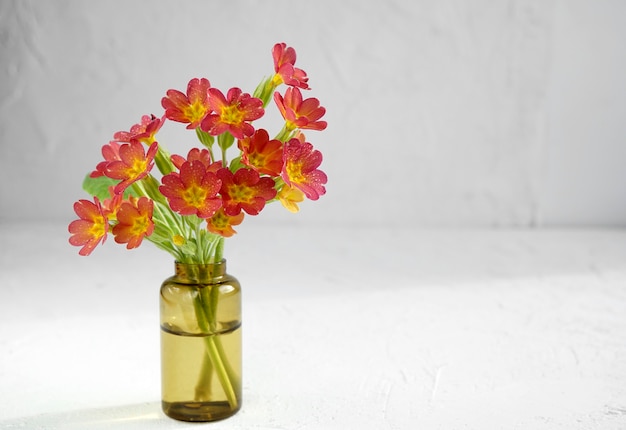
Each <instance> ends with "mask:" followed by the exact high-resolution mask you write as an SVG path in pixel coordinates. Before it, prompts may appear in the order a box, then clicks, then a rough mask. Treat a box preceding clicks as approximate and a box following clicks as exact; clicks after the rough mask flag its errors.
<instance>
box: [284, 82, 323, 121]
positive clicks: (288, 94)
mask: <svg viewBox="0 0 626 430" xmlns="http://www.w3.org/2000/svg"><path fill="white" fill-rule="evenodd" d="M274 101H275V102H276V106H278V109H279V110H280V113H281V114H282V116H283V118H284V119H285V121H286V122H287V128H288V129H290V130H294V129H296V128H299V129H305V128H306V129H310V130H324V129H325V128H326V121H318V120H319V119H320V118H321V117H323V116H324V114H325V113H326V109H325V108H324V107H322V106H320V101H319V100H318V99H316V98H314V97H311V98H308V99H306V100H302V93H301V92H300V90H299V89H298V88H295V87H289V88H287V91H285V97H284V98H283V96H281V95H280V93H278V92H275V93H274Z"/></svg>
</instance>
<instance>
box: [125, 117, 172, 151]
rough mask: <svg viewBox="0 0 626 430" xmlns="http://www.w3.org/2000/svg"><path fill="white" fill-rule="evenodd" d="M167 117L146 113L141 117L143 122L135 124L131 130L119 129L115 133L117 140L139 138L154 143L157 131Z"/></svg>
mask: <svg viewBox="0 0 626 430" xmlns="http://www.w3.org/2000/svg"><path fill="white" fill-rule="evenodd" d="M164 121H165V117H163V118H157V117H156V116H154V115H144V116H142V117H141V122H140V123H139V124H135V125H133V126H132V127H131V128H130V131H118V132H117V133H115V134H114V135H113V140H114V141H115V142H127V143H129V142H130V141H131V140H138V141H140V142H142V143H145V144H146V145H152V143H153V142H154V141H155V136H156V134H157V132H158V131H159V130H160V129H161V127H162V126H163V122H164Z"/></svg>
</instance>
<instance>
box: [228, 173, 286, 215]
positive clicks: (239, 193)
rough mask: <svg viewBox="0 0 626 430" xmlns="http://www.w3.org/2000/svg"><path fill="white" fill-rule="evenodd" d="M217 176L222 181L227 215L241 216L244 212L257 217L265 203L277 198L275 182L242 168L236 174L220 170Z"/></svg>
mask: <svg viewBox="0 0 626 430" xmlns="http://www.w3.org/2000/svg"><path fill="white" fill-rule="evenodd" d="M217 176H218V177H219V178H220V179H221V180H222V188H221V189H220V194H221V195H222V200H223V205H224V212H225V213H226V215H230V216H235V215H239V213H240V212H241V210H244V211H245V212H247V213H248V214H250V215H257V214H258V213H259V212H261V211H262V210H263V208H264V207H265V202H266V201H268V200H271V199H273V198H274V197H276V190H275V189H274V185H275V183H274V180H273V179H272V178H268V177H267V176H265V177H260V176H259V173H258V172H256V171H254V170H252V169H246V168H245V167H244V168H241V169H239V170H237V172H235V173H234V174H233V173H232V172H231V171H230V170H228V169H226V168H223V169H220V170H219V171H218V172H217Z"/></svg>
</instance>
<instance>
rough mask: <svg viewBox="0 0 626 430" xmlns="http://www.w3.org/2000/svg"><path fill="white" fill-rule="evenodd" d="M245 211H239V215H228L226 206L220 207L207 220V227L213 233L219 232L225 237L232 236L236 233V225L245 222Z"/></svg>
mask: <svg viewBox="0 0 626 430" xmlns="http://www.w3.org/2000/svg"><path fill="white" fill-rule="evenodd" d="M243 217H244V213H243V212H239V214H238V215H235V216H230V215H226V212H224V208H220V210H218V211H217V212H215V215H213V216H212V217H211V218H209V219H207V220H206V223H207V229H208V230H209V231H210V232H211V233H215V234H219V235H220V236H223V237H231V236H232V235H234V234H235V233H237V232H236V231H235V229H234V228H233V226H234V225H239V224H241V223H242V222H243Z"/></svg>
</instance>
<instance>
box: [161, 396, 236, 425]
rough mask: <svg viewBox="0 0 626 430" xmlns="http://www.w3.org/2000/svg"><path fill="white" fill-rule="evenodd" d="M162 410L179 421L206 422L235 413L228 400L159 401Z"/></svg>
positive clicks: (221, 418)
mask: <svg viewBox="0 0 626 430" xmlns="http://www.w3.org/2000/svg"><path fill="white" fill-rule="evenodd" d="M161 407H162V408H163V412H164V413H165V415H167V416H168V417H170V418H173V419H175V420H179V421H190V422H207V421H219V420H223V419H225V418H228V417H231V416H233V415H235V414H236V413H237V411H238V410H239V407H237V409H235V410H233V409H232V408H231V407H230V405H229V403H228V402H173V403H170V402H165V401H163V402H161Z"/></svg>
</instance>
